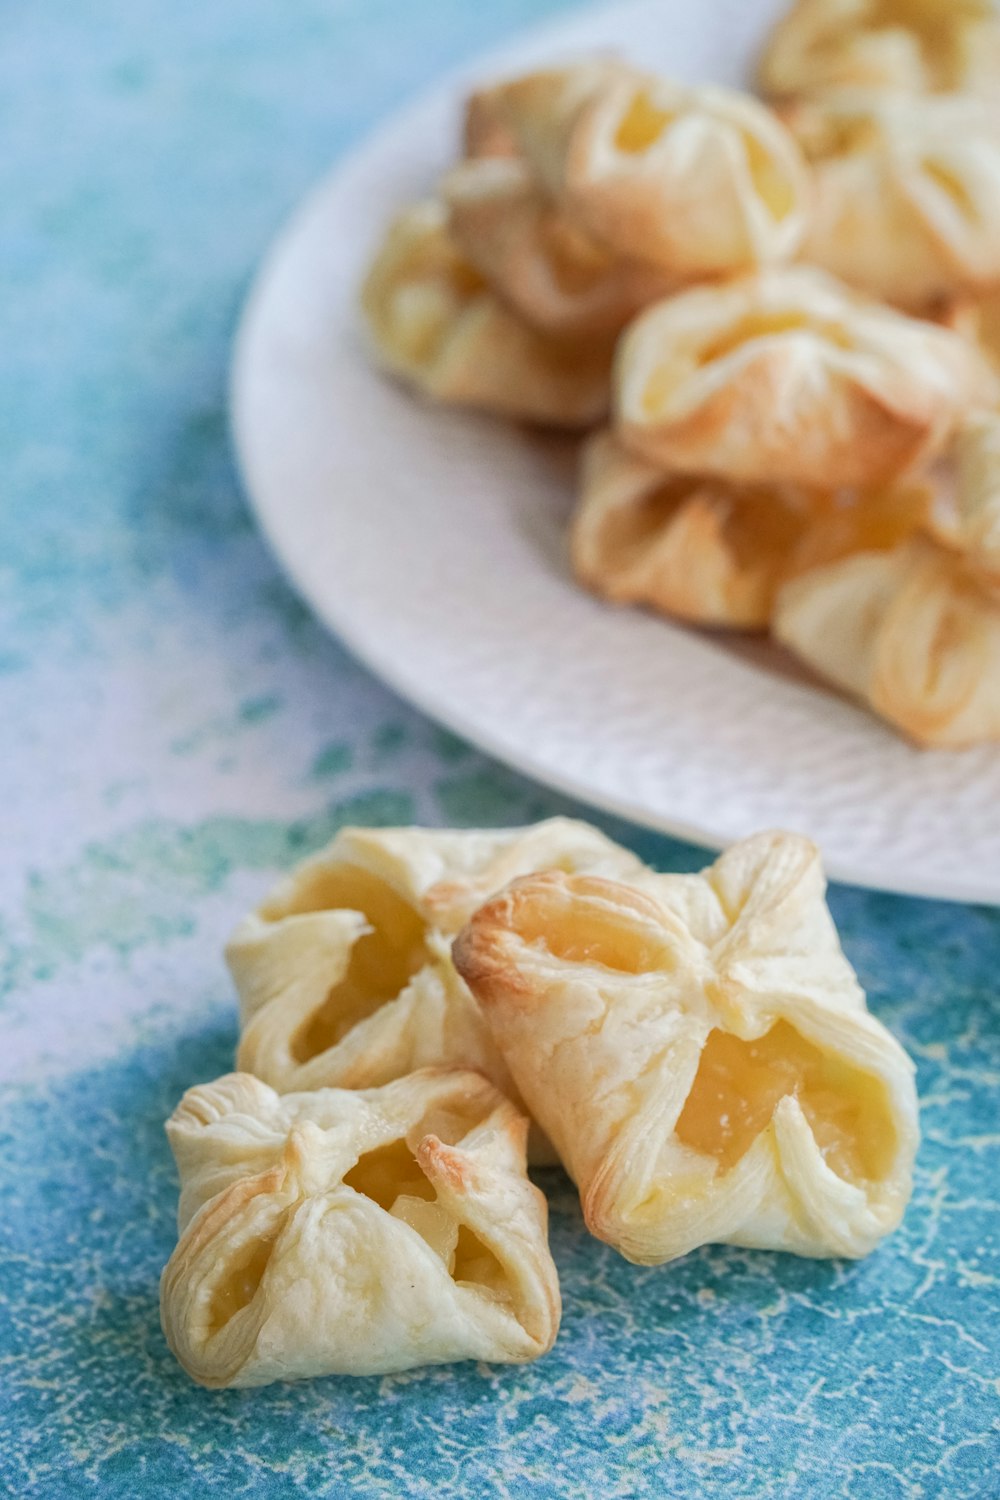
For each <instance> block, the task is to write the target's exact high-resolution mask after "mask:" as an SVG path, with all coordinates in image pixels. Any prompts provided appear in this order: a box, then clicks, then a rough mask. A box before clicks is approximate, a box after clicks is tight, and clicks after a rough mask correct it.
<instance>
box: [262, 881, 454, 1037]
mask: <svg viewBox="0 0 1000 1500" xmlns="http://www.w3.org/2000/svg"><path fill="white" fill-rule="evenodd" d="M335 910H347V911H357V912H360V913H361V914H362V916H363V917H364V918H365V920H366V921H367V922H368V924H369V926H370V928H371V930H370V931H369V932H365V933H363V934H362V935H361V936H360V937H359V938H358V940H357V941H356V942H355V944H354V946H353V948H352V949H351V956H350V960H349V962H348V965H347V971H346V973H345V974H344V975H343V977H342V978H341V979H339V980H338V981H337V983H336V984H335V985H333V986H332V988H331V989H330V991H329V993H328V995H327V996H326V999H325V1000H324V1001H323V1004H322V1005H321V1006H320V1007H319V1009H318V1010H316V1011H314V1012H313V1014H312V1015H311V1016H310V1017H309V1018H308V1020H307V1021H306V1022H305V1024H304V1025H303V1026H302V1027H301V1028H300V1030H299V1031H298V1032H297V1034H296V1035H295V1036H294V1037H293V1038H292V1043H291V1053H292V1057H293V1058H294V1060H295V1062H297V1063H305V1062H309V1061H310V1060H311V1059H312V1058H314V1057H318V1056H319V1054H320V1053H321V1052H325V1051H326V1050H327V1049H328V1048H329V1047H334V1046H336V1044H337V1043H338V1042H339V1041H342V1040H343V1038H344V1037H345V1036H346V1035H347V1033H348V1032H349V1031H351V1030H352V1029H353V1028H354V1027H355V1026H357V1025H358V1023H359V1022H360V1021H364V1020H366V1019H367V1018H368V1017H369V1016H373V1015H374V1014H375V1012H376V1011H377V1010H379V1009H380V1008H381V1007H382V1006H383V1005H385V1004H387V1003H388V1002H389V1001H390V1000H395V999H396V997H397V996H398V995H399V994H400V993H401V992H402V991H403V990H404V989H405V988H406V986H407V984H408V983H409V981H410V980H411V979H412V978H413V976H414V974H416V973H417V972H418V971H419V970H420V969H422V968H423V967H424V965H425V964H426V963H427V961H428V959H429V956H430V955H429V953H428V949H427V943H426V937H427V930H426V927H425V925H424V922H423V920H422V919H421V917H420V916H419V914H418V913H417V912H415V911H414V909H413V907H412V906H410V905H409V903H408V902H406V901H404V900H403V899H402V897H401V896H399V895H397V893H396V892H395V891H394V890H392V888H391V887H390V886H388V885H386V883H385V882H384V881H382V880H379V879H378V878H377V877H376V876H374V875H370V874H369V873H368V872H367V871H366V870H362V869H360V868H359V867H357V866H354V865H346V864H345V865H337V866H334V867H333V868H327V869H318V870H317V871H316V872H315V874H314V875H313V877H312V879H311V880H310V881H309V882H308V884H307V885H306V887H305V888H304V889H303V890H302V892H301V893H300V895H299V896H298V898H297V899H296V901H295V903H294V905H293V906H291V907H288V906H284V907H282V908H281V911H280V913H277V915H280V916H283V917H284V916H291V915H293V914H295V913H302V912H314V911H335ZM272 915H275V913H271V912H269V911H267V910H265V916H272Z"/></svg>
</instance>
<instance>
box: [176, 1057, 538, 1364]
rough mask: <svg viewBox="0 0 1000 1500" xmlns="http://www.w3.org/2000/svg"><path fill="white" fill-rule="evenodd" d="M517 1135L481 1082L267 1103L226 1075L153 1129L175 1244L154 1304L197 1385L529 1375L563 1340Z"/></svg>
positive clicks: (409, 1085)
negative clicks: (426, 1372) (469, 1363)
mask: <svg viewBox="0 0 1000 1500" xmlns="http://www.w3.org/2000/svg"><path fill="white" fill-rule="evenodd" d="M527 1128H528V1122H527V1120H526V1119H525V1118H524V1116H523V1115H521V1114H520V1113H519V1112H518V1110H516V1109H515V1108H514V1106H513V1105H512V1104H510V1103H509V1102H508V1101H507V1100H506V1099H504V1098H503V1096H502V1095H501V1094H499V1093H498V1092H497V1090H496V1089H494V1088H493V1086H492V1085H491V1084H490V1083H488V1082H487V1081H486V1079H485V1078H482V1077H480V1076H479V1075H478V1074H476V1073H457V1072H456V1073H447V1072H435V1071H427V1072H422V1073H414V1074H412V1075H411V1076H410V1077H408V1078H404V1079H400V1080H399V1081H398V1082H396V1083H392V1084H389V1085H387V1086H386V1087H385V1088H382V1089H372V1090H369V1091H367V1092H363V1093H350V1092H347V1091H345V1090H341V1089H319V1090H317V1091H316V1092H314V1093H306V1094H286V1095H285V1096H284V1097H281V1096H279V1095H278V1094H276V1093H275V1092H274V1090H273V1089H271V1088H268V1086H267V1085H266V1084H264V1083H261V1082H260V1081H259V1080H258V1079H256V1078H251V1077H250V1076H249V1075H248V1074H245V1073H232V1074H230V1075H229V1076H228V1077H226V1078H220V1079H219V1080H218V1081H217V1082H216V1083H211V1084H204V1085H202V1086H201V1087H200V1088H194V1089H190V1090H189V1091H188V1093H187V1094H185V1096H184V1098H183V1099H182V1100H181V1103H180V1104H179V1105H178V1107H177V1109H176V1110H175V1111H174V1114H173V1116H172V1118H171V1119H170V1121H169V1122H168V1124H167V1134H168V1136H169V1138H170V1144H171V1146H172V1147H173V1151H174V1155H175V1157H176V1159H177V1165H178V1169H179V1171H180V1177H181V1200H180V1211H179V1229H180V1240H179V1242H178V1245H177V1248H176V1249H175V1250H174V1253H173V1255H172V1256H171V1257H170V1261H169V1263H168V1264H167V1267H166V1270H165V1271H164V1273H163V1279H162V1284H161V1311H162V1319H163V1328H164V1332H165V1333H166V1336H167V1341H168V1343H169V1344H170V1347H171V1349H173V1351H174V1353H175V1354H176V1355H177V1358H178V1359H179V1360H180V1362H181V1364H182V1365H183V1366H184V1368H185V1369H186V1370H187V1371H188V1373H189V1374H190V1375H191V1376H192V1377H193V1378H194V1379H195V1380H197V1381H199V1382H200V1383H201V1384H202V1385H208V1386H248V1385H266V1384H267V1383H268V1382H269V1381H272V1380H293V1379H298V1378H300V1377H302V1376H307V1375H329V1374H349V1375H370V1374H386V1373H389V1372H391V1371H393V1370H405V1369H408V1368H410V1367H411V1366H413V1365H426V1364H441V1363H444V1362H446V1361H449V1360H456V1359H484V1360H495V1361H500V1362H503V1363H509V1362H512V1361H513V1362H518V1361H522V1360H529V1359H534V1358H535V1357H536V1356H537V1355H539V1354H543V1353H544V1352H545V1351H546V1349H548V1348H550V1346H551V1345H552V1342H553V1340H554V1339H555V1336H556V1332H557V1331H558V1328H559V1283H558V1280H557V1277H556V1270H555V1266H554V1265H553V1263H552V1258H551V1256H550V1254H549V1247H548V1240H547V1237H546V1222H547V1212H546V1206H545V1199H544V1197H543V1196H542V1194H541V1193H540V1192H539V1191H538V1189H537V1188H535V1187H533V1186H532V1184H531V1183H530V1182H529V1181H528V1178H527V1175H526V1172H525V1158H524V1143H525V1136H526V1133H527Z"/></svg>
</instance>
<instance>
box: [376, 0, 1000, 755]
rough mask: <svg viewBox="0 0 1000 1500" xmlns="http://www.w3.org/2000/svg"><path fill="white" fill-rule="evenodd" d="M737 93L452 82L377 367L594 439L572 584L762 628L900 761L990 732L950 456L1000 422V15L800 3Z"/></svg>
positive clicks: (992, 594)
mask: <svg viewBox="0 0 1000 1500" xmlns="http://www.w3.org/2000/svg"><path fill="white" fill-rule="evenodd" d="M759 78H760V83H761V87H762V89H763V91H764V92H765V93H766V94H767V95H768V96H770V97H771V98H772V99H773V100H774V101H775V103H774V107H773V108H768V107H767V105H765V104H763V103H761V102H760V100H757V99H754V98H752V97H751V96H750V95H747V94H740V93H738V92H736V91H734V90H731V89H720V88H714V87H711V86H696V87H693V86H691V85H687V84H685V85H682V84H679V83H676V82H674V81H672V80H670V79H668V78H663V77H659V76H656V75H654V74H651V73H650V72H649V71H648V70H645V69H642V68H639V67H636V66H633V65H631V64H630V63H628V62H626V61H624V60H623V59H620V58H616V57H609V56H597V57H591V58H584V59H582V60H580V61H578V62H575V63H570V64H565V65H563V66H560V67H553V68H549V69H542V70H539V71H536V72H533V73H528V74H525V75H523V76H520V77H513V78H507V79H501V80H499V81H498V82H495V83H489V84H487V85H484V86H483V87H481V88H479V89H477V90H475V91H474V92H473V93H472V94H471V95H470V97H469V98H468V100H467V104H466V111H465V121H464V130H463V137H462V143H461V149H462V160H461V161H459V163H458V164H457V165H456V166H455V167H454V168H453V169H452V170H451V171H450V172H448V173H447V174H446V175H445V177H444V178H443V180H442V181H441V183H440V185H439V188H438V193H437V197H436V198H435V199H434V200H428V201H427V202H425V203H423V204H419V205H417V206H416V207H414V208H411V209H409V210H407V211H405V212H404V213H403V214H402V216H401V217H400V218H399V219H398V220H397V221H396V223H395V224H394V225H393V226H392V227H391V228H390V230H389V232H388V235H387V237H386V239H385V241H384V242H383V244H382V246H381V248H380V249H379V251H378V253H377V255H376V257H375V260H374V263H373V265H372V267H371V270H370V271H369V274H368V277H367V280H366V283H365V287H364V290H363V295H362V302H363V306H364V309H365V313H366V316H367V320H368V324H369V328H370V332H371V334H372V339H373V343H374V346H375V350H376V354H377V357H378V358H379V360H380V362H381V363H382V364H383V365H384V366H386V367H387V368H388V369H389V370H390V371H392V372H394V373H396V374H397V375H400V376H402V378H403V379H404V380H406V381H408V382H409V383H410V384H411V385H413V386H415V387H416V388H417V389H418V390H420V391H422V392H423V393H424V394H425V395H427V396H430V397H431V398H433V399H435V400H438V401H442V402H446V403H452V404H457V405H467V406H475V407H478V408H480V409H482V410H484V411H492V412H494V413H497V414H499V415H505V416H509V417H514V418H518V419H521V420H524V421H527V422H530V423H534V424H536V425H539V424H540V425H545V426H558V427H563V428H569V429H575V430H577V431H581V432H583V431H587V430H590V429H596V432H595V433H593V435H592V436H590V437H589V438H588V440H587V442H586V443H585V445H584V447H583V449H582V460H581V468H580V484H579V495H578V501H577V506H576V509H575V512H574V514H573V517H572V520H571V523H570V529H569V556H570V562H571V564H572V567H573V569H574V571H575V573H576V575H577V577H578V578H579V580H580V581H581V583H583V584H584V585H585V586H586V587H587V588H588V589H590V590H591V591H593V592H594V593H596V594H599V595H602V596H603V597H604V598H606V599H608V600H610V601H612V602H613V603H616V604H632V605H641V606H645V607H648V608H652V609H654V610H656V611H658V612H660V613H662V614H664V615H667V616H671V617H673V618H676V619H679V620H682V621H684V622H687V623H689V624H693V625H697V626H703V627H710V628H716V629H727V630H750V631H771V632H772V634H773V635H774V636H775V637H776V638H777V639H779V640H780V641H782V642H783V643H784V645H785V646H787V647H788V648H790V649H791V650H792V651H794V652H795V653H797V654H798V656H800V657H801V658H802V659H803V660H804V661H805V662H807V663H808V664H809V666H810V667H811V668H812V669H813V671H814V672H815V673H816V674H817V675H818V676H819V677H821V678H823V679H825V680H826V681H827V682H828V683H829V684H830V685H831V686H834V687H835V688H837V689H839V690H840V691H842V692H846V693H848V694H850V695H852V696H854V697H855V698H856V699H858V700H860V701H861V702H862V703H864V704H865V705H866V706H867V707H868V708H870V709H872V710H874V712H876V713H877V714H879V715H880V716H881V717H882V718H883V719H884V720H885V721H886V722H887V723H888V724H889V725H891V726H892V727H893V728H894V729H896V730H898V731H899V732H900V733H902V734H903V735H905V736H906V737H908V738H909V739H910V740H911V741H913V742H914V743H915V744H918V745H921V746H942V747H948V748H956V747H958V746H968V745H974V744H978V743H982V742H984V741H995V740H997V739H1000V731H998V729H997V720H998V716H1000V655H998V652H997V620H996V609H997V594H996V586H995V584H996V578H995V573H993V574H991V573H990V572H989V570H988V569H984V565H983V561H982V558H981V557H979V556H976V555H974V554H973V552H970V548H969V542H968V537H967V535H965V533H963V531H962V527H963V526H965V527H966V531H967V526H968V523H967V522H960V521H959V519H958V518H959V516H960V514H962V513H964V512H965V511H966V510H967V509H968V506H969V504H970V486H971V485H973V484H974V481H973V480H972V479H971V478H970V471H969V468H968V464H967V463H964V462H963V461H962V460H960V458H959V456H958V455H959V452H960V450H963V449H964V448H965V447H967V446H968V443H967V439H966V437H964V436H963V433H967V432H968V431H969V430H971V429H972V428H974V427H975V426H976V424H977V423H984V424H987V425H988V424H990V423H991V422H993V421H994V420H995V416H996V414H997V413H998V412H1000V311H998V309H1000V109H998V108H997V105H996V102H995V98H994V97H993V93H994V92H995V91H994V90H992V87H991V86H992V83H993V82H994V81H1000V16H998V12H997V11H996V10H995V8H994V6H993V4H992V3H989V0H954V3H952V4H949V5H947V6H945V5H943V4H939V3H937V0H891V3H889V0H798V3H796V4H795V5H793V7H792V10H791V11H790V12H789V14H788V16H787V17H786V18H785V19H784V21H782V22H780V23H779V25H778V26H777V28H776V29H775V31H774V33H773V36H772V37H771V39H770V41H769V43H768V45H767V47H766V49H765V52H764V55H763V58H762V62H761V67H760V74H759ZM470 524H474V517H473V518H472V519H471V521H470ZM903 643H905V647H904V644H903Z"/></svg>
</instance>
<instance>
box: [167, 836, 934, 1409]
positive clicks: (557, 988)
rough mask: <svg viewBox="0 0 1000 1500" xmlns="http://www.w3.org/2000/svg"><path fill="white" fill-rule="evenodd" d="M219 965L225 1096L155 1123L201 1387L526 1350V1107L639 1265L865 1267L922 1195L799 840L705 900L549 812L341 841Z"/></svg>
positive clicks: (894, 1087) (541, 1298) (299, 872)
mask: <svg viewBox="0 0 1000 1500" xmlns="http://www.w3.org/2000/svg"><path fill="white" fill-rule="evenodd" d="M452 955H453V957H452ZM228 957H229V961H230V964H231V967H232V970H233V974H234V976H235V978H236V981H237V985H238V988H239V991H240V998H241V1004H242V1010H243V1024H244V1032H243V1038H242V1041H241V1044H240V1050H239V1057H238V1066H239V1068H240V1071H239V1072H235V1073H231V1074H228V1075H226V1076H225V1077H223V1078H220V1079H218V1080H216V1082H214V1083H210V1084H203V1085H200V1086H198V1087H196V1088H192V1089H190V1090H189V1091H188V1093H187V1094H186V1095H185V1096H184V1098H183V1099H182V1100H181V1102H180V1104H179V1105H178V1107H177V1109H176V1110H175V1111H174V1114H173V1115H172V1117H171V1119H170V1120H169V1121H168V1124H167V1134H168V1137H169V1140H170V1145H171V1148H172V1150H173V1153H174V1156H175V1159H176V1162H177V1168H178V1173H179V1176H180V1203H179V1210H178V1234H179V1238H178V1242H177V1245H176V1248H175V1250H174V1252H173V1254H172V1255H171V1257H170V1260H169V1262H168V1264H167V1266H166V1269H165V1270H164V1273H163V1277H162V1281H161V1312H162V1322H163V1327H164V1331H165V1333H166V1336H167V1340H168V1343H169V1344H170V1347H171V1349H172V1350H173V1351H174V1353H175V1354H176V1355H177V1358H178V1359H179V1360H180V1362H181V1364H182V1365H183V1366H184V1368H185V1369H186V1370H187V1371H188V1373H189V1374H190V1375H191V1376H192V1377H193V1378H194V1379H195V1380H197V1381H199V1382H200V1383H201V1384H203V1385H208V1386H253V1385H263V1384H266V1383H268V1382H269V1381H273V1380H282V1379H297V1378H301V1377H305V1376H311V1375H322V1374H352V1375H364V1374H384V1373H388V1372H391V1371H395V1370H403V1369H407V1368H410V1367H412V1366H415V1365H422V1364H434V1363H441V1362H445V1361H450V1360H459V1359H480V1360H489V1361H494V1362H502V1363H512V1362H518V1361H524V1360H530V1359H534V1358H536V1357H538V1356H539V1355H541V1354H544V1353H545V1352H546V1350H547V1349H549V1348H550V1347H551V1345H552V1343H553V1341H554V1339H555V1337H556V1333H557V1331H558V1326H559V1317H560V1299H559V1285H558V1279H557V1275H556V1270H555V1266H554V1265H553V1262H552V1258H551V1255H550V1253H549V1248H548V1242H547V1210H546V1203H545V1199H544V1197H543V1195H542V1193H541V1192H540V1191H539V1190H538V1189H537V1188H536V1187H535V1186H533V1185H532V1183H531V1182H530V1180H529V1178H528V1176H527V1167H526V1146H527V1139H528V1132H529V1128H530V1121H529V1117H528V1113H527V1109H526V1108H525V1106H524V1105H523V1104H522V1103H521V1100H522V1099H524V1100H526V1101H527V1105H528V1108H530V1110H531V1112H532V1114H533V1115H534V1118H535V1119H536V1120H537V1121H538V1122H539V1123H540V1124H541V1125H542V1126H543V1128H544V1129H545V1131H546V1132H547V1133H548V1136H549V1139H550V1140H551V1141H552V1142H553V1143H554V1145H555V1147H556V1149H557V1151H558V1156H554V1157H552V1160H561V1161H562V1163H563V1164H564V1165H565V1166H566V1168H567V1170H568V1171H569V1173H570V1175H571V1176H572V1177H573V1178H574V1179H575V1181H576V1182H577V1184H578V1186H579V1188H580V1192H581V1196H582V1199H583V1204H584V1213H585V1217H586V1221H587V1224H588V1227H589V1228H590V1229H591V1231H592V1232H593V1233H594V1234H596V1235H598V1236H599V1237H600V1238H602V1239H605V1240H608V1241H609V1242H610V1243H611V1244H613V1245H615V1246H616V1247H617V1248H618V1249H619V1250H621V1251H622V1253H623V1254H624V1255H626V1256H627V1257H628V1258H630V1259H633V1260H640V1261H647V1262H658V1261H663V1260H668V1259H671V1258H673V1257H675V1256H678V1255H682V1254H684V1253H686V1252H687V1251H688V1250H691V1249H694V1248H695V1247H696V1246H698V1245H702V1244H707V1243H709V1242H731V1243H737V1244H744V1245H752V1246H758V1247H760V1248H772V1249H785V1250H791V1251H794V1252H796V1253H799V1254H803V1255H813V1256H817V1255H848V1256H860V1255H864V1254H867V1253H868V1251H869V1250H871V1249H872V1248H874V1246H875V1245H876V1244H877V1243H878V1241H879V1240H880V1239H881V1238H882V1237H883V1236H884V1235H885V1234H887V1233H889V1232H890V1231H891V1230H892V1229H893V1228H894V1227H895V1226H896V1224H897V1223H898V1222H899V1219H900V1217H901V1215H902V1213H903V1210H904V1208H905V1205H906V1202H907V1199H908V1197H909V1193H910V1169H911V1164H912V1158H913V1152H914V1149H915V1145H916V1139H917V1126H916V1103H915V1096H914V1091H913V1081H912V1067H911V1065H910V1063H909V1061H908V1059H907V1058H906V1056H905V1054H904V1053H903V1052H902V1051H901V1050H900V1048H899V1047H898V1046H897V1044H896V1043H895V1042H894V1041H893V1040H892V1039H891V1037H890V1036H889V1035H888V1033H887V1032H886V1031H885V1029H884V1028H883V1027H882V1026H880V1025H879V1024H878V1023H877V1022H876V1021H875V1020H874V1019H873V1018H872V1017H871V1016H870V1015H869V1014H868V1012H867V1010H866V1007H865V1001H864V995H863V993H862V991H861V989H860V987H859V985H858V983H857V980H856V978H855V976H854V974H853V971H852V970H851V968H850V966H849V964H848V963H847V960H846V959H845V958H844V955H843V953H842V952H841V950H840V945H839V942H838V940H837V935H836V931H835V929H834V926H833V923H832V920H831V918H830V915H829V912H828V910H827V907H826V904H825V901H824V882H823V877H822V873H821V870H820V867H819V861H818V856H817V853H816V850H815V849H814V848H813V846H812V845H811V844H809V843H808V842H807V841H806V840H804V839H800V838H797V837H795V836H793V835H790V834H765V835H760V836H758V837H756V838H752V839H747V840H745V841H744V842H742V843H740V844H737V845H736V846H734V847H733V848H732V849H731V850H730V851H729V852H728V853H727V854H725V855H723V856H722V857H721V858H720V859H719V860H718V861H717V862H716V864H715V865H713V866H712V867H711V868H710V869H708V870H706V871H704V872H703V873H702V874H701V875H694V876H691V875H657V874H654V873H653V872H652V871H651V870H650V869H649V868H648V867H647V866H645V865H643V864H642V862H641V861H640V860H639V859H637V858H636V857H635V856H634V855H632V854H630V853H628V851H626V850H624V849H621V848H619V846H617V845H616V844H614V843H612V842H611V841H610V840H609V839H607V838H606V837H605V836H604V835H603V834H601V833H599V832H598V831H597V830H596V829H593V828H590V827H589V826H588V825H586V824H583V823H575V822H571V821H569V820H565V819H554V820H550V821H549V822H546V823H541V824H538V825H537V826H535V827H533V828H527V829H508V830H500V831H495V832H493V831H490V832H483V831H467V832H449V831H432V830H425V829H416V828H410V829H405V828H403V829H345V830H344V831H343V832H342V833H341V834H340V835H338V837H337V838H336V839H335V840H334V841H333V843H332V844H331V845H330V846H329V848H327V849H326V850H324V851H322V852H321V853H320V854H318V855H315V856H313V857H312V858H310V859H308V860H306V861H305V862H303V864H301V865H300V866H299V867H298V869H296V870H295V871H293V872H292V873H291V875H290V876H289V877H288V878H287V879H286V880H285V881H284V882H282V884H281V885H280V886H278V887H277V888H276V889H275V891H273V892H272V893H271V895H270V897H268V898H267V899H266V900H265V901H264V902H263V904H262V905H261V906H260V908H259V909H258V910H257V911H256V912H254V913H252V914H251V915H250V916H249V917H248V918H247V919H246V920H245V921H244V922H242V923H241V924H240V926H239V927H238V928H237V931H236V933H235V934H234V937H233V940H232V941H231V943H230V945H229V949H228ZM429 1061H431V1062H433V1063H434V1064H435V1065H434V1066H425V1064H426V1063H427V1062H429ZM470 1062H471V1063H473V1064H475V1065H476V1066H475V1067H474V1068H473V1067H470V1066H469V1063H470ZM487 1071H489V1072H490V1073H491V1075H492V1077H487V1076H485V1073H486V1072H487ZM498 1084H499V1085H500V1086H499V1087H498ZM518 1090H519V1091H520V1092H518Z"/></svg>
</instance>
